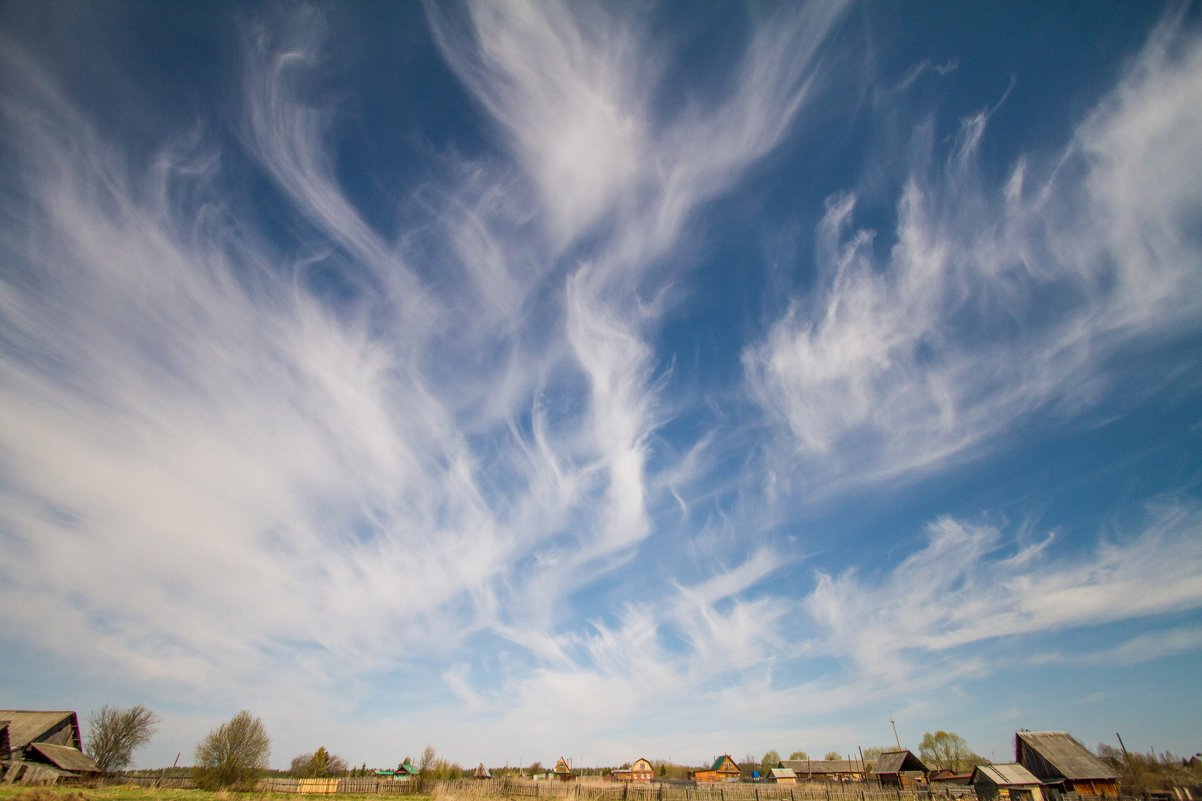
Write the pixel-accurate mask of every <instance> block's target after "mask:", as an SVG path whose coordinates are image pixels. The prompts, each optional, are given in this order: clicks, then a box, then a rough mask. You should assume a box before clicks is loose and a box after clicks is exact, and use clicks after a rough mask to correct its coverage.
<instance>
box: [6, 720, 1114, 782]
mask: <svg viewBox="0 0 1202 801" xmlns="http://www.w3.org/2000/svg"><path fill="white" fill-rule="evenodd" d="M0 717H3V713H0ZM1017 736H1018V738H1019V739H1020V740H1021V741H1022V742H1024V743H1026V744H1027V747H1029V748H1030V749H1031V750H1032V751H1035V752H1036V753H1037V754H1039V756H1041V757H1043V760H1044V761H1045V762H1047V763H1048V764H1049V765H1051V766H1052V767H1053V768H1055V769H1056V770H1057V771H1059V773H1060V775H1061V776H1063V777H1064V778H1066V779H1069V780H1070V781H1084V780H1087V779H1117V778H1118V774H1117V773H1115V772H1114V770H1113V769H1112V768H1111V767H1110V766H1109V765H1107V764H1106V763H1105V762H1103V761H1102V760H1100V759H1098V758H1097V757H1096V756H1094V755H1093V754H1091V753H1090V752H1089V749H1088V748H1086V747H1085V746H1083V745H1081V743H1079V742H1077V741H1076V740H1075V739H1074V738H1073V736H1072V735H1071V734H1069V733H1068V732H1066V731H1020V732H1018V733H1017ZM1016 756H1017V755H1016Z"/></svg>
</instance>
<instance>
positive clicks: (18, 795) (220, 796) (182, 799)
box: [0, 785, 430, 801]
mask: <svg viewBox="0 0 1202 801" xmlns="http://www.w3.org/2000/svg"><path fill="white" fill-rule="evenodd" d="M322 798H331V799H336V800H337V801H366V799H371V800H372V801H381V799H383V798H387V799H388V801H430V796H428V795H390V796H379V795H342V794H339V795H337V796H315V795H290V794H288V793H255V792H250V793H234V792H230V791H228V790H220V791H217V792H210V791H208V790H170V789H156V788H153V787H136V786H133V785H123V786H116V787H95V788H92V787H17V786H12V785H0V801H10V799H11V801H300V799H305V801H315V799H322Z"/></svg>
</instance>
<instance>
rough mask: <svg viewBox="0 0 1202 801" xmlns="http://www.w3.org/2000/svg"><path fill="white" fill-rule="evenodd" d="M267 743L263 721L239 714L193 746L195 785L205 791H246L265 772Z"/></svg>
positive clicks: (268, 754)
mask: <svg viewBox="0 0 1202 801" xmlns="http://www.w3.org/2000/svg"><path fill="white" fill-rule="evenodd" d="M270 756H271V739H270V738H269V737H268V736H267V729H265V728H264V727H263V721H261V720H259V719H258V718H257V717H255V716H254V715H252V714H250V713H249V712H247V711H246V710H242V711H241V712H239V713H238V714H237V715H234V716H233V717H232V718H230V719H229V720H228V721H226V722H225V723H222V724H221V725H220V726H218V727H217V728H215V729H213V731H211V732H209V733H208V735H206V736H205V738H204V739H203V740H201V741H200V744H199V745H197V746H196V757H195V759H196V765H195V767H194V768H193V769H192V771H193V774H194V776H195V777H196V783H197V784H198V785H199V786H200V787H202V788H204V789H206V790H209V789H218V788H224V787H234V788H246V789H250V788H252V787H253V786H254V784H255V782H256V781H258V779H259V776H260V775H261V774H262V773H263V771H264V770H265V769H266V768H267V759H268V757H270Z"/></svg>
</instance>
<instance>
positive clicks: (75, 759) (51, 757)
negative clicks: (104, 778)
mask: <svg viewBox="0 0 1202 801" xmlns="http://www.w3.org/2000/svg"><path fill="white" fill-rule="evenodd" d="M29 749H30V750H31V751H36V752H38V753H39V754H41V755H42V756H43V757H45V758H46V760H47V761H48V762H50V764H52V765H54V766H55V767H56V768H62V769H63V770H69V771H71V772H72V773H100V766H99V765H97V764H96V762H95V760H93V759H92V758H91V757H90V756H88V755H87V754H85V753H84V752H82V751H80V750H79V749H78V748H72V747H71V746H69V745H51V744H50V743H32V744H31V745H30V746H29Z"/></svg>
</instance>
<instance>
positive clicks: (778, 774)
mask: <svg viewBox="0 0 1202 801" xmlns="http://www.w3.org/2000/svg"><path fill="white" fill-rule="evenodd" d="M768 780H769V781H771V782H772V783H773V784H797V774H796V773H794V772H793V768H773V769H772V771H771V772H770V773H769V775H768Z"/></svg>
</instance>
